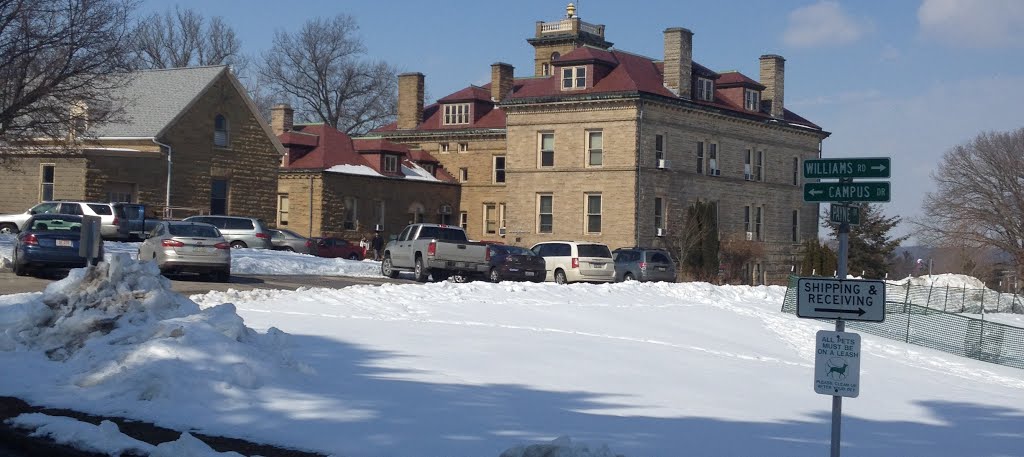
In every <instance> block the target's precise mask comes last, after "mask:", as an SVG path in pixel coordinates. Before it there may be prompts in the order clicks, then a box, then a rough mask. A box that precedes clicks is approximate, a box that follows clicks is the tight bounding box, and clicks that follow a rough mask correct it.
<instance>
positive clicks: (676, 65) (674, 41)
mask: <svg viewBox="0 0 1024 457" xmlns="http://www.w3.org/2000/svg"><path fill="white" fill-rule="evenodd" d="M692 73H693V32H691V31H690V30H688V29H684V28H682V27H673V28H669V29H665V87H667V88H668V89H669V90H671V91H672V92H675V93H676V94H678V95H679V96H680V97H682V98H685V99H691V98H693V97H692V91H693V89H692V88H693V84H692V80H691V75H692Z"/></svg>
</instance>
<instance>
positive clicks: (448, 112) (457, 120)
mask: <svg viewBox="0 0 1024 457" xmlns="http://www.w3.org/2000/svg"><path fill="white" fill-rule="evenodd" d="M468 123H469V103H456V104H453V105H444V125H457V124H468Z"/></svg>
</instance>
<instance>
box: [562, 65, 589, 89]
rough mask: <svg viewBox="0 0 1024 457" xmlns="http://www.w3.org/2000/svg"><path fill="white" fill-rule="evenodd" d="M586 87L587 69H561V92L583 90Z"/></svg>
mask: <svg viewBox="0 0 1024 457" xmlns="http://www.w3.org/2000/svg"><path fill="white" fill-rule="evenodd" d="M586 87H587V67H568V68H563V69H562V90H566V89H585V88H586Z"/></svg>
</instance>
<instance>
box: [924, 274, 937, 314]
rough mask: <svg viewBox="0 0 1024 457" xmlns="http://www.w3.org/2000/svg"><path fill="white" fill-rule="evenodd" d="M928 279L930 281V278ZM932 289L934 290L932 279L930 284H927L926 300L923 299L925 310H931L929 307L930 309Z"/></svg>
mask: <svg viewBox="0 0 1024 457" xmlns="http://www.w3.org/2000/svg"><path fill="white" fill-rule="evenodd" d="M929 279H931V278H929ZM934 288H935V280H934V279H932V280H931V282H930V283H928V298H927V299H925V302H924V306H925V307H926V308H929V309H931V307H932V289H934Z"/></svg>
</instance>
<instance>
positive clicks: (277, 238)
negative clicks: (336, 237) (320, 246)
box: [270, 229, 313, 254]
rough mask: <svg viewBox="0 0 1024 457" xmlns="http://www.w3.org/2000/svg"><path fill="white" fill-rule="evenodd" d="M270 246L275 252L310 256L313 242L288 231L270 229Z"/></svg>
mask: <svg viewBox="0 0 1024 457" xmlns="http://www.w3.org/2000/svg"><path fill="white" fill-rule="evenodd" d="M270 244H272V245H273V246H274V248H273V249H274V250H275V251H289V252H299V253H302V254H309V253H310V252H311V251H312V249H313V240H311V239H309V238H306V237H304V236H302V235H299V234H298V233H295V232H293V231H291V230H288V229H270Z"/></svg>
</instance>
